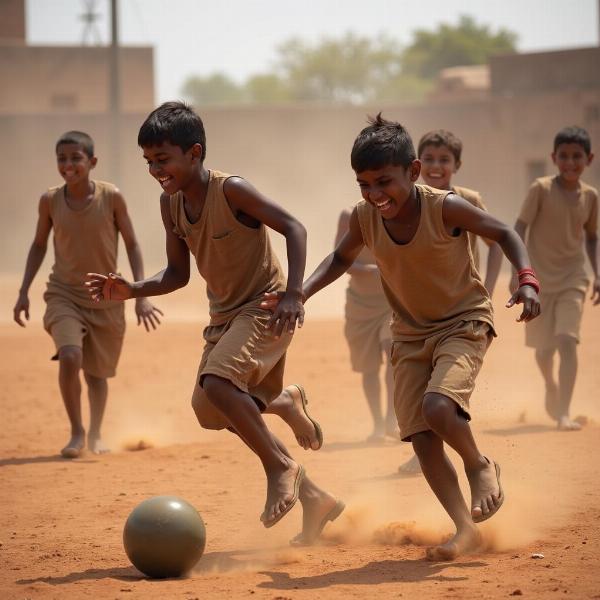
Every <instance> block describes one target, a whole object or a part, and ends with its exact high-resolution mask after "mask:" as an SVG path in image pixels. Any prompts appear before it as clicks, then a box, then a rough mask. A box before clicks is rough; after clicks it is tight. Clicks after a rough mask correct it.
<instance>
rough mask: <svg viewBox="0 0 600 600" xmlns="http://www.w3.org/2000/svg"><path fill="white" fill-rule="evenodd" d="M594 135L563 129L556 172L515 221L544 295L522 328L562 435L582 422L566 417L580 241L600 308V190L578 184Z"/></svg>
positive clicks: (573, 371)
mask: <svg viewBox="0 0 600 600" xmlns="http://www.w3.org/2000/svg"><path fill="white" fill-rule="evenodd" d="M593 156H594V155H593V154H592V150H591V142H590V137H589V135H588V133H587V131H585V130H584V129H581V128H580V127H566V128H564V129H562V130H561V131H559V132H558V133H557V135H556V137H555V138H554V152H553V153H552V160H553V162H554V164H555V165H556V168H557V169H558V175H555V176H552V177H541V178H539V179H536V180H535V181H534V182H533V184H532V186H531V188H530V190H529V194H528V195H527V198H526V199H525V202H524V203H523V207H522V208H521V214H520V215H519V218H518V219H517V222H516V224H515V229H516V231H517V233H518V234H519V235H520V236H521V237H522V238H523V239H525V237H526V235H527V248H528V250H529V253H530V255H531V261H532V263H533V265H534V267H535V269H536V271H537V272H538V273H539V276H540V281H541V285H542V289H543V292H542V294H541V295H540V301H541V303H542V306H543V309H544V310H543V313H542V316H541V317H540V318H539V319H537V320H536V321H534V322H532V323H527V325H526V327H525V340H526V344H527V346H529V347H531V348H535V358H536V361H537V364H538V366H539V368H540V371H541V373H542V376H543V378H544V381H545V384H546V410H547V411H548V414H549V415H550V417H552V418H553V419H555V420H556V421H557V424H558V428H559V429H560V430H562V431H575V430H578V429H580V428H581V426H580V425H579V423H577V422H575V421H572V420H571V419H570V417H569V408H570V406H571V398H572V395H573V387H574V385H575V378H576V376H577V344H578V342H579V328H580V324H581V314H582V312H583V303H584V299H585V292H586V290H587V287H588V285H589V278H588V276H587V274H586V271H585V257H584V253H583V240H584V238H585V248H586V251H587V255H588V258H589V261H590V265H591V267H592V271H593V274H594V282H593V284H592V301H593V304H594V305H597V304H598V303H600V280H599V279H598V263H597V247H598V192H597V191H596V190H595V189H594V188H593V187H590V186H589V185H587V184H585V183H584V182H583V181H581V174H582V173H583V171H584V169H585V168H586V167H587V166H588V165H589V164H590V163H591V162H592V159H593ZM557 350H558V356H559V360H560V365H559V369H558V385H557V384H556V383H555V380H554V375H553V366H554V354H555V352H556V351H557Z"/></svg>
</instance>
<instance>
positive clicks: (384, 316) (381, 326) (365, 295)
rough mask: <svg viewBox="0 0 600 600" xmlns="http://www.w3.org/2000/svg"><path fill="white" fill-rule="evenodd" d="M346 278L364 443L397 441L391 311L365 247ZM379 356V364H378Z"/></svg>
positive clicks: (344, 218) (342, 229)
mask: <svg viewBox="0 0 600 600" xmlns="http://www.w3.org/2000/svg"><path fill="white" fill-rule="evenodd" d="M351 213H352V211H351V209H348V208H346V209H344V210H343V211H342V212H341V214H340V217H339V220H338V228H337V233H336V236H335V246H337V244H338V243H339V241H340V240H341V239H342V237H344V235H345V233H346V232H347V231H348V223H349V221H350V215H351ZM348 274H349V275H350V279H349V281H348V287H347V288H346V302H345V304H344V335H345V337H346V341H347V342H348V349H349V350H350V364H351V366H352V370H353V371H356V372H357V373H360V375H361V382H362V388H363V393H364V395H365V397H366V399H367V404H368V406H369V411H370V412H371V418H372V419H373V432H372V433H371V434H370V435H369V437H368V438H367V443H372V442H380V441H383V440H384V439H385V436H386V435H388V436H390V437H394V438H396V439H398V422H397V420H396V415H395V413H394V383H393V375H392V364H391V360H390V351H391V347H392V332H391V331H390V321H391V319H392V309H391V308H390V305H389V303H388V301H387V298H386V297H385V294H384V293H383V288H382V287H381V278H380V276H379V269H378V268H377V265H376V264H375V259H374V258H373V255H372V254H371V252H370V250H369V249H368V248H364V249H363V251H362V252H361V253H360V254H359V255H358V257H357V259H356V261H354V264H353V265H352V266H351V267H350V269H348ZM382 357H383V361H382ZM382 362H383V365H384V381H385V390H384V397H385V398H386V402H385V403H384V404H385V413H386V414H385V417H384V415H383V414H382V410H381V398H380V396H381V385H380V382H379V369H380V367H381V364H382Z"/></svg>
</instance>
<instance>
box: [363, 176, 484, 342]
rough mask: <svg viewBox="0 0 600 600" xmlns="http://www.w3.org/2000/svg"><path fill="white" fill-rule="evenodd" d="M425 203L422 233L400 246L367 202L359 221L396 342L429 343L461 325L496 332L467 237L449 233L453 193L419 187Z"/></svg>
mask: <svg viewBox="0 0 600 600" xmlns="http://www.w3.org/2000/svg"><path fill="white" fill-rule="evenodd" d="M416 189H417V197H418V198H419V201H420V213H421V214H420V217H419V224H418V227H417V231H416V232H415V235H414V236H413V238H412V239H411V240H410V241H409V242H408V243H406V244H398V243H396V242H395V241H394V240H393V239H392V238H391V237H390V235H389V233H388V232H387V230H386V228H385V224H384V220H383V218H382V217H381V214H380V213H379V211H378V210H377V209H376V208H374V207H373V206H371V205H370V204H368V203H367V202H366V201H364V200H363V201H362V202H360V203H359V204H358V205H357V213H358V220H359V223H360V228H361V232H362V236H363V240H364V243H365V245H366V246H367V247H368V248H369V249H370V250H371V251H372V253H373V255H374V257H375V261H376V263H377V266H378V267H379V271H380V273H381V279H382V284H383V289H384V292H385V295H386V296H387V298H388V302H389V303H390V305H391V307H392V310H393V314H392V337H393V339H394V340H398V341H403V340H404V341H410V340H418V339H424V338H426V337H429V336H431V335H434V334H436V333H439V332H441V331H443V330H445V329H448V328H450V327H452V326H453V325H454V324H456V323H457V322H459V321H475V320H477V321H484V322H486V323H488V324H489V325H490V326H491V327H492V328H493V310H492V304H491V301H490V298H489V296H488V293H487V291H486V289H485V287H484V285H483V283H482V281H481V278H480V276H479V273H478V271H477V269H476V268H475V264H474V262H473V255H472V253H471V251H470V248H469V238H468V236H467V233H466V232H465V231H461V232H460V234H459V235H457V236H456V237H454V236H451V235H449V234H448V232H447V231H446V228H445V226H444V222H443V218H442V207H443V204H444V199H445V197H446V196H447V195H448V193H450V192H448V191H442V190H437V189H434V188H431V187H429V186H425V185H416Z"/></svg>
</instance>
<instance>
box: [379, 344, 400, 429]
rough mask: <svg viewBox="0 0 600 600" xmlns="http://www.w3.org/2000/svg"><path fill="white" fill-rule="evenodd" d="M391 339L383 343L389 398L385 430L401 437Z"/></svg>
mask: <svg viewBox="0 0 600 600" xmlns="http://www.w3.org/2000/svg"><path fill="white" fill-rule="evenodd" d="M391 352H392V342H391V340H389V341H386V342H384V343H383V354H384V366H385V397H386V399H387V412H386V415H385V432H386V434H387V435H389V436H391V437H394V438H396V439H399V436H400V432H399V431H398V420H397V418H396V409H395V407H394V370H393V369H392V360H391V358H390V356H391Z"/></svg>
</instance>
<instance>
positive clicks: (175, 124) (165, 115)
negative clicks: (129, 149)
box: [138, 102, 206, 160]
mask: <svg viewBox="0 0 600 600" xmlns="http://www.w3.org/2000/svg"><path fill="white" fill-rule="evenodd" d="M163 142H169V143H170V144H173V145H174V146H179V147H180V148H181V149H182V150H183V151H184V152H187V151H188V150H189V149H190V148H191V147H192V146H193V145H194V144H200V145H201V146H202V156H201V157H200V158H201V160H204V158H205V156H206V134H205V133H204V123H202V119H201V118H200V116H199V115H198V114H197V113H196V112H195V111H194V109H193V108H192V107H191V106H189V105H188V104H186V103H185V102H165V103H164V104H161V105H160V106H159V107H158V108H156V109H154V110H153V111H152V112H151V113H150V114H149V115H148V117H146V120H145V121H144V123H143V124H142V126H141V127H140V131H139V133H138V146H157V145H158V144H162V143H163Z"/></svg>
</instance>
